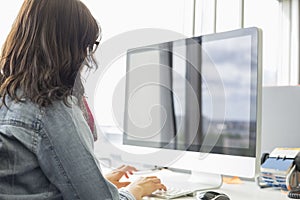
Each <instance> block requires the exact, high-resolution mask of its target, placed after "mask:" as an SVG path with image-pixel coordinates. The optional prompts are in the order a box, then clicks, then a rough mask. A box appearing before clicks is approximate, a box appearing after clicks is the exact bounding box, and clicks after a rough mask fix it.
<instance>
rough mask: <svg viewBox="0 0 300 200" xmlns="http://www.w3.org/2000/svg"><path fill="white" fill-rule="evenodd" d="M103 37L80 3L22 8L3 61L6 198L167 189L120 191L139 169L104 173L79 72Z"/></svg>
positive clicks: (128, 190)
mask: <svg viewBox="0 0 300 200" xmlns="http://www.w3.org/2000/svg"><path fill="white" fill-rule="evenodd" d="M99 35H100V30H99V27H98V25H97V22H96V20H95V19H94V18H93V17H92V15H91V13H90V11H89V10H88V9H87V8H86V6H85V5H84V4H83V3H82V2H80V1H79V0H25V1H24V3H23V5H22V7H21V10H20V12H19V14H18V16H17V18H16V20H15V22H14V24H13V26H12V29H11V31H10V33H9V35H8V37H7V39H6V41H5V43H4V46H3V49H2V52H1V60H0V70H1V73H0V100H1V108H0V199H5V200H9V199H19V200H20V199H28V200H29V199H30V200H35V199H38V200H42V199H70V200H75V199H88V200H93V199H107V200H108V199H109V200H111V199H141V198H142V196H145V195H149V194H151V193H152V192H153V191H155V190H157V189H166V188H165V186H164V185H163V184H161V182H160V180H159V179H158V178H157V177H146V178H141V179H139V180H137V181H135V182H133V183H131V184H129V185H128V186H127V187H125V188H124V187H123V188H121V189H120V190H118V189H117V187H116V186H118V187H122V186H125V185H127V184H128V183H126V184H125V185H124V184H123V185H122V184H121V183H120V182H119V180H120V178H121V177H122V176H123V175H126V174H127V171H129V173H130V172H131V171H133V170H135V169H134V168H126V167H125V168H124V167H122V168H120V169H119V170H116V171H114V172H112V173H110V174H109V175H108V176H107V179H106V178H105V177H104V176H103V175H102V174H101V172H100V167H99V163H98V162H97V159H95V156H94V154H93V149H92V148H93V138H92V133H91V132H92V127H89V126H88V123H87V122H86V120H85V118H84V115H83V112H82V110H83V109H80V108H85V107H86V104H85V101H84V98H83V95H84V89H83V86H82V83H81V81H80V72H81V70H82V68H83V66H84V64H86V65H88V64H89V63H91V62H93V61H94V60H93V57H92V54H93V51H94V47H95V44H98V42H99V41H97V38H98V36H99ZM86 60H87V61H88V62H85V61H86ZM78 75H79V78H76V77H77V76H78Z"/></svg>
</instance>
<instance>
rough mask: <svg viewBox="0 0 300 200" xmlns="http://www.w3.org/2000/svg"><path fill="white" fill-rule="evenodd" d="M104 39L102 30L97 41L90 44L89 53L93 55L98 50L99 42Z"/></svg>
mask: <svg viewBox="0 0 300 200" xmlns="http://www.w3.org/2000/svg"><path fill="white" fill-rule="evenodd" d="M101 39H102V32H100V34H99V36H98V39H97V40H96V42H95V43H94V44H93V45H90V46H88V55H92V54H93V53H95V52H96V50H97V48H98V46H99V44H100V40H101Z"/></svg>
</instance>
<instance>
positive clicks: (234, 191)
mask: <svg viewBox="0 0 300 200" xmlns="http://www.w3.org/2000/svg"><path fill="white" fill-rule="evenodd" d="M108 171H109V170H108ZM149 175H156V176H158V177H160V176H161V175H163V176H164V177H160V178H166V176H169V177H170V178H171V179H172V178H174V176H173V175H174V174H173V175H172V174H170V172H167V173H165V172H163V173H162V172H158V173H153V174H148V173H147V174H139V175H133V176H131V177H130V178H129V181H134V180H135V179H136V178H138V177H140V176H149ZM169 177H168V178H169ZM171 179H170V180H171ZM181 180H184V179H181ZM126 181H128V179H126ZM182 184H184V181H183V182H182ZM213 191H217V192H221V193H225V194H227V195H228V196H229V198H230V200H266V199H268V200H269V199H270V200H285V199H290V198H288V197H287V192H284V191H281V190H277V189H274V188H264V189H261V188H259V187H258V185H257V184H256V183H255V182H254V181H247V180H242V183H240V184H227V183H223V185H222V186H221V188H219V189H215V190H213ZM176 199H178V200H193V199H196V197H181V198H176ZM143 200H162V199H160V198H155V197H144V198H143ZM290 200H291V199H290Z"/></svg>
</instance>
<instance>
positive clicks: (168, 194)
mask: <svg viewBox="0 0 300 200" xmlns="http://www.w3.org/2000/svg"><path fill="white" fill-rule="evenodd" d="M193 193H194V191H191V190H188V189H181V188H180V189H179V188H168V190H167V191H164V190H157V191H155V192H153V193H152V195H151V196H153V197H159V198H162V199H174V198H177V197H181V196H186V195H190V194H193Z"/></svg>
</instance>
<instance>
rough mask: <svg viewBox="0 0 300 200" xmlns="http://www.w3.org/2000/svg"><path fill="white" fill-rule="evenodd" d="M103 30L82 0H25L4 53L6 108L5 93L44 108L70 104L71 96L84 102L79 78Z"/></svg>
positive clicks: (1, 81) (0, 63)
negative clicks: (68, 100)
mask: <svg viewBox="0 0 300 200" xmlns="http://www.w3.org/2000/svg"><path fill="white" fill-rule="evenodd" d="M100 31H101V30H100V27H99V26H98V23H97V21H96V20H95V19H94V18H93V16H92V14H91V13H90V11H89V10H88V8H87V7H86V6H85V5H84V4H83V3H82V2H81V1H79V0H25V1H24V3H23V5H22V7H21V9H20V11H19V14H18V16H17V18H16V20H15V21H14V23H13V26H12V29H11V31H10V33H9V35H8V37H7V39H6V41H5V43H4V45H3V48H2V52H1V58H0V71H1V73H0V97H2V105H3V104H4V105H6V104H5V97H6V96H7V95H8V96H10V97H11V98H12V99H13V100H15V101H21V99H22V98H24V97H25V98H27V99H30V100H31V101H32V102H34V103H36V104H38V105H39V106H42V107H44V106H48V105H51V104H52V103H53V101H56V100H63V101H64V102H65V104H67V99H68V97H69V96H70V95H75V96H77V97H78V98H79V99H81V98H80V97H82V96H83V94H84V89H83V86H82V82H81V80H80V76H78V75H79V73H80V71H81V69H82V67H83V63H84V61H85V58H86V57H87V56H88V55H87V54H88V52H87V49H88V48H91V47H92V46H93V45H94V43H95V42H96V40H97V38H98V36H99V34H100ZM78 77H79V78H78ZM75 80H76V81H75ZM75 83H76V84H75ZM19 89H20V90H21V91H22V95H21V96H18V94H17V91H18V90H19Z"/></svg>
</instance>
